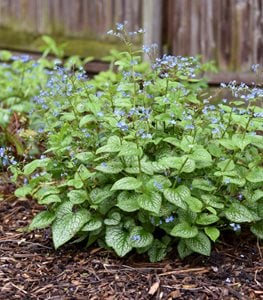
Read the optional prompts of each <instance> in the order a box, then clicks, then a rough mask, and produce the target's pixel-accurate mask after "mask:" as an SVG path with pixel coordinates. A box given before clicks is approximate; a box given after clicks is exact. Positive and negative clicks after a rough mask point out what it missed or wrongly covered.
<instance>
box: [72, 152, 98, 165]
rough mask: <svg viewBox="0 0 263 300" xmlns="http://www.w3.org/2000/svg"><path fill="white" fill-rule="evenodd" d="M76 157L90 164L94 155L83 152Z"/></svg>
mask: <svg viewBox="0 0 263 300" xmlns="http://www.w3.org/2000/svg"><path fill="white" fill-rule="evenodd" d="M75 157H76V158H77V159H78V160H80V161H81V162H84V163H88V162H91V161H93V159H94V154H93V153H92V152H81V153H77V154H76V156H75Z"/></svg>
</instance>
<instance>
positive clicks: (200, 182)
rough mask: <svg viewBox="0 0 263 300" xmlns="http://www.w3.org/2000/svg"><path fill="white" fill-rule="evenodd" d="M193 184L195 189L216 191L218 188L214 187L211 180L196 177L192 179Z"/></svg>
mask: <svg viewBox="0 0 263 300" xmlns="http://www.w3.org/2000/svg"><path fill="white" fill-rule="evenodd" d="M192 186H193V188H195V189H199V190H203V191H208V192H211V191H214V190H215V189H216V187H214V186H213V185H212V183H211V182H210V181H209V180H205V179H194V180H193V181H192Z"/></svg>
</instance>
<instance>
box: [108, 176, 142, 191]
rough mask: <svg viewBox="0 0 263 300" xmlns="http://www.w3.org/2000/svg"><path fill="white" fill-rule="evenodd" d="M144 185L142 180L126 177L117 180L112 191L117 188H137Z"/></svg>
mask: <svg viewBox="0 0 263 300" xmlns="http://www.w3.org/2000/svg"><path fill="white" fill-rule="evenodd" d="M141 185H142V182H141V181H139V180H138V179H136V178H134V177H124V178H122V179H119V180H118V181H116V182H115V183H114V184H113V186H112V188H111V191H117V190H136V189H138V188H139V187H140V186H141Z"/></svg>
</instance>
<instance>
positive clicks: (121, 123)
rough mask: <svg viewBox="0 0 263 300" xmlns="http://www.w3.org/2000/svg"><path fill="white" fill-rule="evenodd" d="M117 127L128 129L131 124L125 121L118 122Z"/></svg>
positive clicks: (123, 129)
mask: <svg viewBox="0 0 263 300" xmlns="http://www.w3.org/2000/svg"><path fill="white" fill-rule="evenodd" d="M117 127H118V128H120V129H121V130H122V131H127V130H128V129H129V126H128V125H127V124H126V123H125V122H124V121H120V122H118V123H117Z"/></svg>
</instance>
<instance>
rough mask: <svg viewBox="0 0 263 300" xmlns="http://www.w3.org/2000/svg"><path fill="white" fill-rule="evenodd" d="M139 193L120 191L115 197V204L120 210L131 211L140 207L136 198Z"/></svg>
mask: <svg viewBox="0 0 263 300" xmlns="http://www.w3.org/2000/svg"><path fill="white" fill-rule="evenodd" d="M138 196H139V194H134V193H130V192H128V191H124V192H121V193H120V194H119V195H118V197H117V202H118V203H117V205H116V206H118V207H119V208H120V209H121V210H123V211H126V212H133V211H136V210H138V209H139V208H140V206H139V204H138V202H137V199H138Z"/></svg>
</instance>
